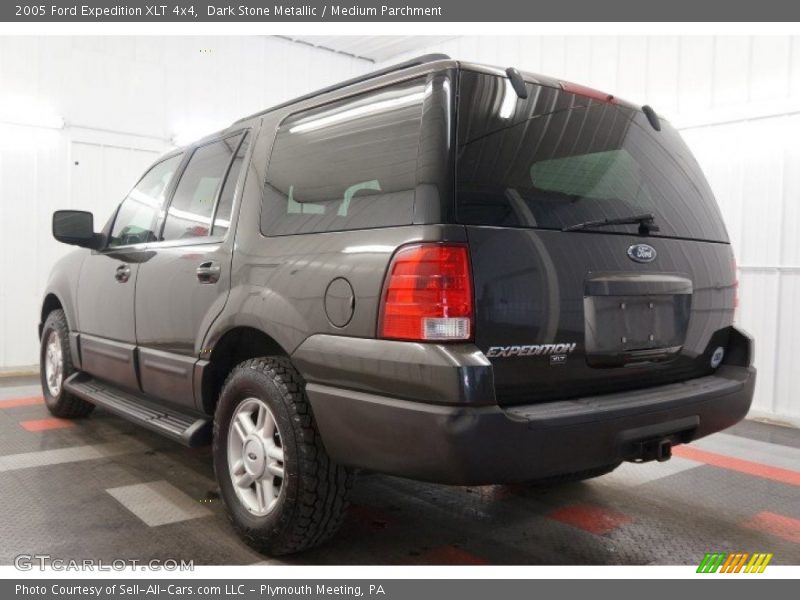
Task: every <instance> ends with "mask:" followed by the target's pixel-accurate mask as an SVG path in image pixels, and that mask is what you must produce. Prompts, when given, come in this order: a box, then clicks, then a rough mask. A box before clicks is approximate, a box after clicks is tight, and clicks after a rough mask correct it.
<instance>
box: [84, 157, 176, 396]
mask: <svg viewBox="0 0 800 600" xmlns="http://www.w3.org/2000/svg"><path fill="white" fill-rule="evenodd" d="M181 159H182V156H181V155H173V156H170V157H167V158H165V159H163V160H161V161H159V162H158V163H156V164H155V165H153V166H152V167H151V168H150V169H149V170H148V171H147V173H145V175H144V176H143V177H142V179H141V180H140V181H139V182H138V183H137V184H136V186H135V187H134V188H133V190H131V192H130V194H128V197H127V198H125V200H124V201H123V202H122V204H121V205H120V206H119V208H118V209H117V213H116V216H115V217H114V221H113V224H112V226H111V232H110V236H109V240H108V244H107V246H106V248H104V249H103V250H101V251H97V252H92V253H91V254H90V255H89V256H88V257H87V258H86V260H85V261H84V262H83V266H82V267H81V273H80V281H79V284H78V286H77V290H78V291H77V295H78V299H77V306H78V321H79V323H80V333H81V338H80V343H81V359H82V360H81V369H82V370H84V371H86V372H88V373H91V374H92V375H94V376H96V377H98V378H100V379H105V380H109V381H112V382H114V383H116V384H118V385H121V386H123V387H127V388H130V389H134V390H135V389H137V388H138V379H137V376H136V365H135V360H134V350H135V347H136V329H135V325H134V308H133V305H134V295H135V289H136V277H137V275H138V273H139V268H140V266H141V265H142V264H143V263H144V262H146V261H147V259H148V253H147V251H146V249H145V247H146V244H147V243H148V242H150V241H152V240H153V239H154V238H155V235H156V234H155V231H156V227H157V223H158V215H159V211H160V210H161V207H162V203H163V202H164V197H165V194H166V192H167V190H168V188H169V186H170V183H171V181H172V178H173V175H174V173H175V172H176V170H177V168H178V166H179V165H180V162H181Z"/></svg>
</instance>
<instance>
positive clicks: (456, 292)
mask: <svg viewBox="0 0 800 600" xmlns="http://www.w3.org/2000/svg"><path fill="white" fill-rule="evenodd" d="M378 335H379V336H380V337H382V338H389V339H397V340H414V341H420V342H422V341H446V340H468V339H470V338H471V336H472V274H471V271H470V265H469V252H468V250H467V247H466V246H461V245H454V244H418V245H413V246H406V247H404V248H401V249H400V250H398V251H397V253H396V254H395V255H394V257H393V258H392V262H391V264H390V265H389V272H388V273H387V275H386V281H385V282H384V285H383V295H382V304H381V312H380V319H379V323H378Z"/></svg>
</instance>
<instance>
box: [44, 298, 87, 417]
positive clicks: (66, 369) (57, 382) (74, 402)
mask: <svg viewBox="0 0 800 600" xmlns="http://www.w3.org/2000/svg"><path fill="white" fill-rule="evenodd" d="M75 372H76V369H75V367H74V366H73V365H72V354H71V353H70V346H69V325H68V324H67V318H66V316H65V315H64V311H63V310H61V309H57V310H54V311H52V312H50V314H49V315H47V320H46V321H45V322H44V327H42V340H41V349H40V352H39V375H40V378H41V380H42V393H43V395H44V402H45V404H46V405H47V410H49V411H50V413H51V414H52V415H54V416H56V417H60V418H62V419H75V418H79V417H85V416H87V415H88V414H89V413H91V412H92V411H93V410H94V404H90V403H89V402H86V401H84V400H81V399H80V398H78V397H77V396H73V395H72V394H70V393H69V392H67V391H66V390H65V389H64V381H66V380H67V378H68V377H69V376H70V375H72V374H73V373H75Z"/></svg>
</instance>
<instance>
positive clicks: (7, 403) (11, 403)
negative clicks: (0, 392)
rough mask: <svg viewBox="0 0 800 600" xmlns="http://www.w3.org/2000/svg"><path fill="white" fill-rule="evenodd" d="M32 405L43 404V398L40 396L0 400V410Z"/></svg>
mask: <svg viewBox="0 0 800 600" xmlns="http://www.w3.org/2000/svg"><path fill="white" fill-rule="evenodd" d="M34 404H44V398H42V397H41V396H31V397H30V398H10V399H9V400H0V410H2V409H4V408H16V407H17V406H33V405H34Z"/></svg>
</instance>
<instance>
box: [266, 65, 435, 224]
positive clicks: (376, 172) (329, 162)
mask: <svg viewBox="0 0 800 600" xmlns="http://www.w3.org/2000/svg"><path fill="white" fill-rule="evenodd" d="M424 96H425V85H424V82H420V81H416V82H411V83H406V84H403V85H398V86H394V87H392V88H389V89H383V90H380V91H377V92H373V93H370V94H365V95H362V96H359V97H357V98H355V99H348V100H346V101H343V102H337V103H334V104H330V105H327V106H325V107H323V108H320V109H315V110H313V111H307V112H304V113H301V114H297V115H294V116H292V117H290V118H289V119H287V120H286V121H285V122H284V123H283V124H282V125H281V127H280V129H279V130H278V133H277V137H276V140H275V146H274V149H273V152H272V157H271V159H270V163H269V170H268V174H267V189H266V193H265V198H264V207H263V210H262V211H261V230H262V231H263V232H264V233H266V234H268V235H284V234H291V233H306V232H313V231H340V230H345V229H364V228H371V227H388V226H394V225H407V224H409V223H411V222H412V221H413V212H414V188H415V185H416V169H417V149H418V147H419V136H420V121H421V118H422V102H423V99H424Z"/></svg>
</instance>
